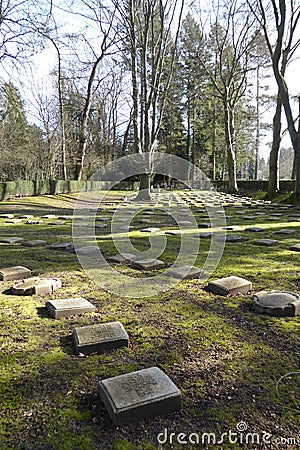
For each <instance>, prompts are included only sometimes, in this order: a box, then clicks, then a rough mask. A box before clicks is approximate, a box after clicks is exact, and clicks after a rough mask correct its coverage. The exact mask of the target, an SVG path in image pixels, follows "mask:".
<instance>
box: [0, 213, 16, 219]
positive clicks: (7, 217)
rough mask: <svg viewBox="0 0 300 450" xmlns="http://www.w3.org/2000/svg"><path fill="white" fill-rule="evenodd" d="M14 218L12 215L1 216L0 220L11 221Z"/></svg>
mask: <svg viewBox="0 0 300 450" xmlns="http://www.w3.org/2000/svg"><path fill="white" fill-rule="evenodd" d="M14 217H15V215H14V214H1V215H0V219H13V218H14Z"/></svg>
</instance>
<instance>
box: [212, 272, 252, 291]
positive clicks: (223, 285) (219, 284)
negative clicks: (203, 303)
mask: <svg viewBox="0 0 300 450" xmlns="http://www.w3.org/2000/svg"><path fill="white" fill-rule="evenodd" d="M207 290H208V291H210V292H213V293H214V294H220V295H228V294H246V293H247V292H249V291H251V290H252V283H251V281H248V280H245V279H244V278H240V277H236V276H230V277H225V278H219V279H218V280H215V281H210V282H209V283H208V285H207Z"/></svg>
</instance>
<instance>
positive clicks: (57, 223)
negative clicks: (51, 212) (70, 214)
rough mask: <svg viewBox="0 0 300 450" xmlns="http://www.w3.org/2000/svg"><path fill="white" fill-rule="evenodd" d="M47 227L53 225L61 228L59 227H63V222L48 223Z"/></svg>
mask: <svg viewBox="0 0 300 450" xmlns="http://www.w3.org/2000/svg"><path fill="white" fill-rule="evenodd" d="M48 225H53V226H57V227H59V226H61V225H65V222H61V221H57V222H49V223H48Z"/></svg>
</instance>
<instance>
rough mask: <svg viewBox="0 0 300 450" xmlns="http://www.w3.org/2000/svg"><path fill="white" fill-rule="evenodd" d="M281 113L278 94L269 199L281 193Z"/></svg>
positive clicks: (271, 156)
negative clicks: (278, 192) (279, 162)
mask: <svg viewBox="0 0 300 450" xmlns="http://www.w3.org/2000/svg"><path fill="white" fill-rule="evenodd" d="M281 112H282V100H281V96H280V93H279V91H278V93H277V101H276V111H275V114H274V117H273V141H272V148H271V152H270V162H269V182H268V192H267V198H269V199H272V198H274V196H275V194H276V192H277V191H279V164H278V160H279V149H280V142H281Z"/></svg>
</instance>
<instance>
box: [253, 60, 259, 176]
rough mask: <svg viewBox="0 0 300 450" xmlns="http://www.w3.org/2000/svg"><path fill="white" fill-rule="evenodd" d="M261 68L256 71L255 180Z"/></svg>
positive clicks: (255, 172) (257, 160) (255, 173)
mask: <svg viewBox="0 0 300 450" xmlns="http://www.w3.org/2000/svg"><path fill="white" fill-rule="evenodd" d="M259 75H260V71H259V66H257V69H256V136H255V166H254V180H257V179H258V162H259V140H260V117H259V91H260V89H259V88H260V85H259Z"/></svg>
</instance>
